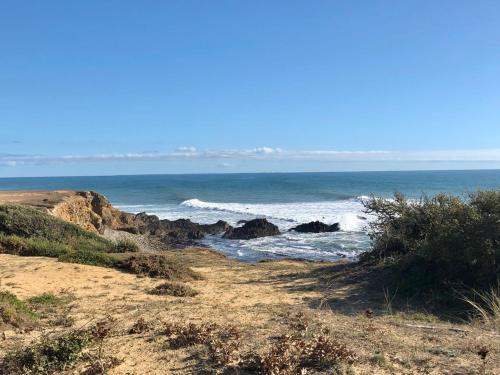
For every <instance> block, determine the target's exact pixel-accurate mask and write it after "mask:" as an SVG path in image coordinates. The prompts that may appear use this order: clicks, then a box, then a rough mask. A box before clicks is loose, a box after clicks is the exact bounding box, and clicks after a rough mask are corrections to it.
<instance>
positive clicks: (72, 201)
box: [48, 191, 231, 249]
mask: <svg viewBox="0 0 500 375" xmlns="http://www.w3.org/2000/svg"><path fill="white" fill-rule="evenodd" d="M48 211H49V212H50V213H51V214H53V215H54V216H57V217H60V218H61V219H63V220H66V221H69V222H72V223H74V224H77V225H79V226H81V227H82V228H84V229H87V230H89V231H92V232H97V233H100V234H102V233H104V231H105V229H112V230H118V231H125V232H128V233H133V234H141V235H145V236H147V237H150V238H153V239H154V240H155V241H156V242H160V243H161V244H162V245H163V247H164V248H165V249H170V248H184V247H189V246H196V245H199V243H198V241H199V240H201V239H202V238H203V237H204V236H205V234H219V233H223V232H225V231H227V230H230V229H231V226H230V225H229V224H228V223H226V222H225V221H222V220H220V221H218V222H217V223H214V224H203V225H202V224H197V223H193V222H191V221H190V220H188V219H179V220H166V219H163V220H162V219H160V218H158V217H157V216H155V215H148V214H146V213H145V212H142V213H139V214H131V213H127V212H123V211H120V210H118V209H117V208H115V207H113V206H112V205H111V203H109V201H108V200H107V199H106V197H104V196H103V195H101V194H99V193H96V192H92V191H90V192H74V193H73V194H69V195H67V196H65V197H64V199H62V200H61V201H60V202H58V203H57V204H54V206H53V207H51V208H50V209H48Z"/></svg>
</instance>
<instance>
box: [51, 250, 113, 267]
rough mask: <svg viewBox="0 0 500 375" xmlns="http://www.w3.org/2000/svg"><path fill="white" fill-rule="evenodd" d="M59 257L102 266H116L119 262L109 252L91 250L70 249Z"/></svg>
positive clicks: (67, 261)
mask: <svg viewBox="0 0 500 375" xmlns="http://www.w3.org/2000/svg"><path fill="white" fill-rule="evenodd" d="M58 259H59V261H61V262H66V263H79V264H87V265H90V266H100V267H114V266H116V265H117V263H118V260H117V259H116V258H114V257H113V256H111V255H109V254H107V253H101V252H97V251H89V250H85V251H84V250H77V251H70V252H67V253H65V254H62V255H60V256H59V257H58Z"/></svg>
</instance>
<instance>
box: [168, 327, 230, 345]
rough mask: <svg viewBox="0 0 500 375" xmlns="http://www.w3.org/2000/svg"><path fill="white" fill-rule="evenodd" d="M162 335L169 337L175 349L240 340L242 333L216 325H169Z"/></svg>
mask: <svg viewBox="0 0 500 375" xmlns="http://www.w3.org/2000/svg"><path fill="white" fill-rule="evenodd" d="M162 333H163V334H164V335H167V336H168V337H169V339H168V341H169V343H170V346H171V347H172V348H174V349H177V348H184V347H188V346H192V345H196V344H209V343H210V341H211V340H214V339H219V340H222V341H229V340H238V339H239V338H240V332H239V330H238V329H237V328H236V327H233V326H220V325H218V324H215V323H204V324H199V325H198V324H194V323H189V324H187V325H180V324H176V323H168V324H166V325H165V327H164V329H163V331H162Z"/></svg>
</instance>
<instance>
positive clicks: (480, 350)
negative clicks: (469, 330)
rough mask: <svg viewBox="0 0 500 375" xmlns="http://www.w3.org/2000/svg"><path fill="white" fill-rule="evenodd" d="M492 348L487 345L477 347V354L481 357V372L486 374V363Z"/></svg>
mask: <svg viewBox="0 0 500 375" xmlns="http://www.w3.org/2000/svg"><path fill="white" fill-rule="evenodd" d="M489 353H490V349H489V348H488V347H487V346H486V345H484V344H483V345H478V346H477V347H476V354H477V355H478V357H479V358H480V359H481V374H483V375H485V374H486V365H487V364H488V354H489Z"/></svg>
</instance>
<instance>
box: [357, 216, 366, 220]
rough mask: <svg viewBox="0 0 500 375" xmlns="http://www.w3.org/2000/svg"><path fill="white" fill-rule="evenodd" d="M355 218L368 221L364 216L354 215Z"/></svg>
mask: <svg viewBox="0 0 500 375" xmlns="http://www.w3.org/2000/svg"><path fill="white" fill-rule="evenodd" d="M356 217H357V218H358V219H360V220H368V219H367V218H366V217H365V216H361V215H356Z"/></svg>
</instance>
